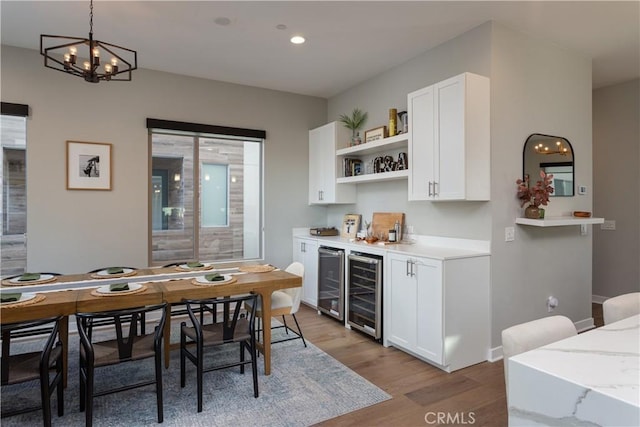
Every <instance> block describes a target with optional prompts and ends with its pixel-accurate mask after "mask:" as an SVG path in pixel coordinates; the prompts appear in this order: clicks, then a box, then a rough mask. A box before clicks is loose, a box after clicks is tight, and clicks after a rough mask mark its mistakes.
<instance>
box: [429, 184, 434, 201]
mask: <svg viewBox="0 0 640 427" xmlns="http://www.w3.org/2000/svg"><path fill="white" fill-rule="evenodd" d="M432 184H433V183H432V182H431V181H429V197H431V185H432Z"/></svg>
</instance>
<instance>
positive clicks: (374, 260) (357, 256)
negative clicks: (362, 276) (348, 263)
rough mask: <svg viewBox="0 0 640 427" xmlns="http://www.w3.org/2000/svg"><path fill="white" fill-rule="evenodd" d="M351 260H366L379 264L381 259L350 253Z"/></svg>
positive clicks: (365, 261)
mask: <svg viewBox="0 0 640 427" xmlns="http://www.w3.org/2000/svg"><path fill="white" fill-rule="evenodd" d="M349 259H350V260H354V261H360V262H364V263H366V264H378V263H379V262H380V261H379V260H378V259H376V258H368V257H363V256H360V255H349Z"/></svg>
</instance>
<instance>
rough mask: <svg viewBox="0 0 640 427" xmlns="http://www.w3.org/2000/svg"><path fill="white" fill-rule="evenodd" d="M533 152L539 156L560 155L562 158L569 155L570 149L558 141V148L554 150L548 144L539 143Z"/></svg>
mask: <svg viewBox="0 0 640 427" xmlns="http://www.w3.org/2000/svg"><path fill="white" fill-rule="evenodd" d="M533 150H534V151H535V152H536V153H538V154H560V155H562V156H566V155H567V154H569V149H568V148H567V147H565V146H564V145H563V144H562V141H556V146H555V147H554V148H553V149H552V148H549V146H548V145H546V144H543V143H539V144H537V145H535V146H534V147H533Z"/></svg>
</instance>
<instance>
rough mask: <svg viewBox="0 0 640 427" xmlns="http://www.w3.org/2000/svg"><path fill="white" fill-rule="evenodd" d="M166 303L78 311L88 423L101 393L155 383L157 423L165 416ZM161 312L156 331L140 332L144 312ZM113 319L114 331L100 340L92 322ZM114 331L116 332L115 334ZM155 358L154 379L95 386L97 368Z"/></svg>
mask: <svg viewBox="0 0 640 427" xmlns="http://www.w3.org/2000/svg"><path fill="white" fill-rule="evenodd" d="M166 306H167V304H166V303H162V304H157V305H153V306H147V307H137V308H129V309H124V310H116V311H107V312H101V313H76V321H77V324H78V336H79V337H80V363H79V373H80V412H83V411H85V424H86V425H87V426H91V425H92V423H93V399H94V398H95V397H98V396H104V395H107V394H112V393H117V392H121V391H125V390H131V389H134V388H139V387H144V386H148V385H151V384H155V386H156V404H157V410H158V423H161V422H162V421H163V419H164V416H163V404H162V335H163V330H164V324H165V320H166V313H165V309H166ZM151 311H154V312H156V311H159V312H160V320H159V323H158V325H157V326H156V328H155V331H154V333H153V334H149V335H145V334H144V333H142V332H141V333H138V330H137V329H138V328H137V325H138V320H139V317H140V316H141V315H142V314H143V313H148V312H151ZM106 319H109V320H111V323H112V324H113V325H114V331H112V332H111V334H110V336H109V338H108V339H106V340H100V341H97V340H95V339H94V337H95V335H98V334H97V333H96V332H95V331H94V330H93V328H91V327H90V326H89V324H90V323H91V322H93V321H95V320H106ZM102 333H103V331H100V335H102ZM114 333H115V336H114ZM151 357H153V358H154V361H155V376H154V378H153V379H151V380H144V381H140V382H135V383H130V384H126V385H122V386H120V387H116V388H109V389H106V388H105V389H102V390H96V387H95V384H96V383H102V382H101V381H97V380H96V368H102V367H105V366H110V365H116V364H119V363H126V362H131V361H134V360H141V359H147V358H151Z"/></svg>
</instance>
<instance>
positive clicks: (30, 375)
mask: <svg viewBox="0 0 640 427" xmlns="http://www.w3.org/2000/svg"><path fill="white" fill-rule="evenodd" d="M60 319H62V317H61V316H59V317H51V318H47V319H41V320H36V321H29V322H20V323H11V324H7V325H2V358H1V363H0V364H1V366H2V372H1V374H0V377H1V379H2V382H1V383H2V386H6V385H12V384H18V383H23V382H26V381H33V380H39V381H40V398H41V406H39V407H35V408H17V409H10V410H7V411H6V412H3V413H2V418H4V417H8V416H12V415H17V414H22V413H25V412H30V411H34V410H38V409H40V408H42V421H43V424H44V426H51V395H52V394H53V392H54V391H56V392H57V393H56V394H57V406H58V416H59V417H61V416H62V415H64V384H63V366H62V365H63V360H62V357H63V351H62V341H61V340H60V333H59V323H60ZM45 325H46V330H49V331H51V332H50V334H49V336H48V338H47V341H46V343H45V345H44V348H43V349H42V350H41V351H32V352H24V353H17V354H11V340H12V339H15V337H16V335H18V334H19V333H20V332H22V331H24V330H31V329H33V328H42V327H45ZM52 374H53V378H52V377H51V375H52ZM2 406H4V407H6V405H4V404H3V405H2Z"/></svg>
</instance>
